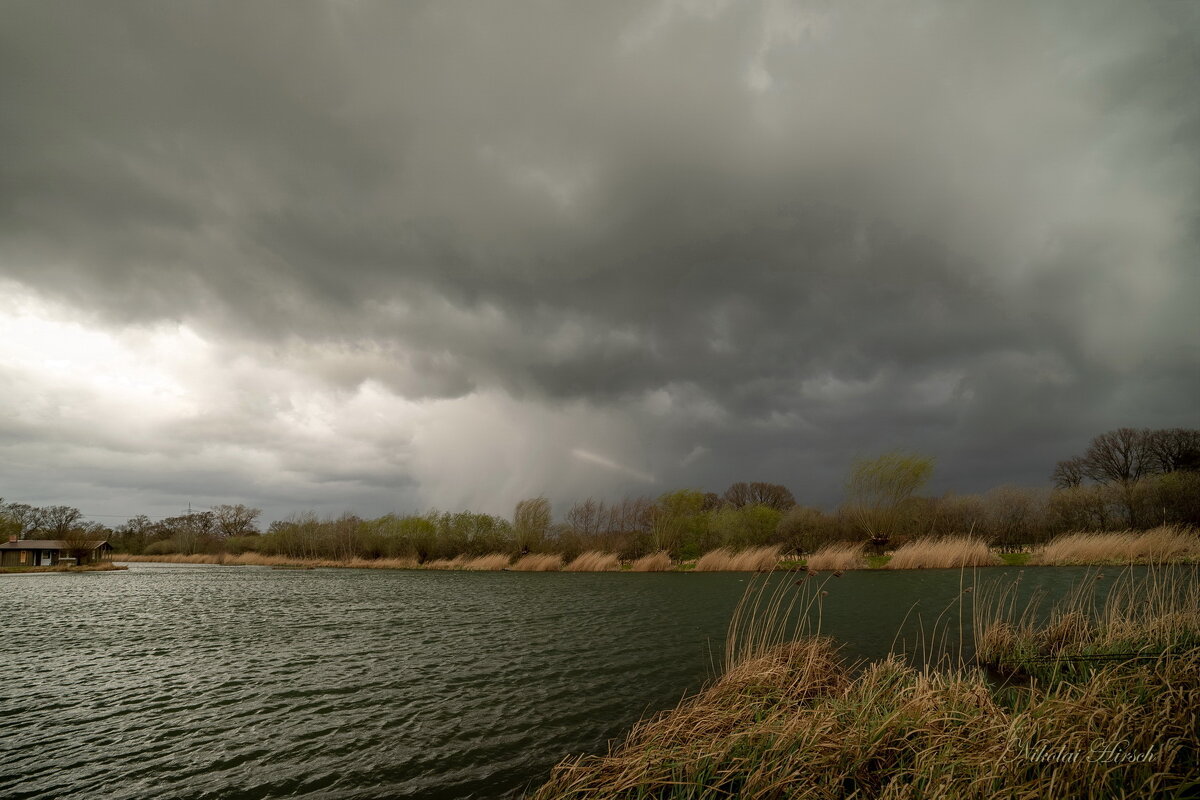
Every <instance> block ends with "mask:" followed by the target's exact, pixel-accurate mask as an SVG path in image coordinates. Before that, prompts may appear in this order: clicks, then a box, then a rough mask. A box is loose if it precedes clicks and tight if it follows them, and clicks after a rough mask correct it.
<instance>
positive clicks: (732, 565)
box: [696, 545, 782, 572]
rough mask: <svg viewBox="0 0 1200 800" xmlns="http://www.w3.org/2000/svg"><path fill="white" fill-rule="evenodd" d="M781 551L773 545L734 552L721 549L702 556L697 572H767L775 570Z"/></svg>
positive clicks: (697, 565)
mask: <svg viewBox="0 0 1200 800" xmlns="http://www.w3.org/2000/svg"><path fill="white" fill-rule="evenodd" d="M781 549H782V548H780V547H779V546H778V545H772V546H770V547H751V548H749V549H748V550H740V551H738V552H733V551H731V550H726V549H725V548H724V547H721V548H718V549H716V550H712V551H710V552H708V553H705V554H704V555H702V556H700V559H699V560H698V561H697V562H696V572H765V571H767V570H772V569H775V566H776V565H777V564H778V563H779V553H780V550H781Z"/></svg>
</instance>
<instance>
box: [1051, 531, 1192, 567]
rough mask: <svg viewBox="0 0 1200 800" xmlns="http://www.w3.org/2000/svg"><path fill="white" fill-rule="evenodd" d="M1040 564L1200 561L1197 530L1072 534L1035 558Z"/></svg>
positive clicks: (1061, 537)
mask: <svg viewBox="0 0 1200 800" xmlns="http://www.w3.org/2000/svg"><path fill="white" fill-rule="evenodd" d="M1035 558H1036V559H1037V563H1039V564H1049V565H1065V564H1133V563H1138V564H1144V563H1166V562H1169V561H1196V560H1200V536H1197V534H1196V532H1195V531H1192V530H1188V529H1186V528H1180V527H1177V526H1174V525H1162V526H1159V527H1157V528H1152V529H1150V530H1148V531H1121V532H1117V533H1070V534H1066V535H1064V536H1059V537H1057V538H1056V539H1054V540H1053V541H1051V542H1050V543H1049V544H1047V545H1046V546H1045V547H1044V548H1043V549H1042V551H1041V552H1040V553H1037V554H1036V555H1035Z"/></svg>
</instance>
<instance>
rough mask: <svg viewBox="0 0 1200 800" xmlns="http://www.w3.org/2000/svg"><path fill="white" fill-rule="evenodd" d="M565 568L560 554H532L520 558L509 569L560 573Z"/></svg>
mask: <svg viewBox="0 0 1200 800" xmlns="http://www.w3.org/2000/svg"><path fill="white" fill-rule="evenodd" d="M562 567H563V557H562V556H560V555H559V554H558V553H530V554H529V555H527V556H522V557H521V558H518V559H517V561H516V563H514V564H513V565H512V566H511V567H510V568H509V569H512V570H514V571H516V572H558V571H559V570H560V569H562Z"/></svg>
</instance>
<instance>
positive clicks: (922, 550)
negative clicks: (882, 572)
mask: <svg viewBox="0 0 1200 800" xmlns="http://www.w3.org/2000/svg"><path fill="white" fill-rule="evenodd" d="M1000 563H1002V562H1001V560H1000V558H999V557H998V556H996V555H995V554H994V553H992V551H991V550H990V549H988V546H987V543H986V542H984V541H983V540H982V539H976V538H974V537H972V536H945V537H940V538H928V539H917V540H915V541H912V542H909V543H908V544H905V545H903V546H901V547H900V548H898V549H897V550H896V552H895V553H893V554H892V558H891V560H890V561H888V562H887V569H941V568H962V567H988V566H992V565H995V564H1000Z"/></svg>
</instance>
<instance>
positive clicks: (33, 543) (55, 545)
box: [0, 539, 108, 550]
mask: <svg viewBox="0 0 1200 800" xmlns="http://www.w3.org/2000/svg"><path fill="white" fill-rule="evenodd" d="M88 544H90V545H91V546H92V549H93V550H95V549H96V548H97V547H103V546H104V545H106V544H108V540H107V539H101V540H99V541H96V542H88ZM66 549H68V548H67V543H66V542H64V541H63V540H62V539H19V540H17V541H15V542H0V550H66Z"/></svg>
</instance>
